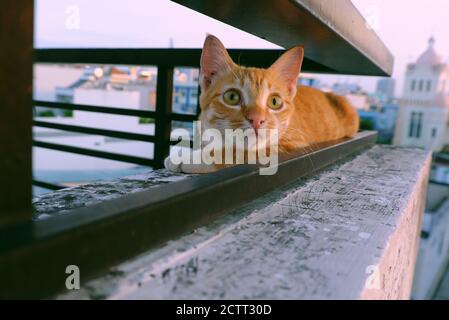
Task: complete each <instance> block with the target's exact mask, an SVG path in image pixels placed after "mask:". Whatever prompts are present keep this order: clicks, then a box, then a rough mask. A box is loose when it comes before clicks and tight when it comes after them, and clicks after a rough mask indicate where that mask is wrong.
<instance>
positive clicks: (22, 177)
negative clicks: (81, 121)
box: [0, 0, 34, 225]
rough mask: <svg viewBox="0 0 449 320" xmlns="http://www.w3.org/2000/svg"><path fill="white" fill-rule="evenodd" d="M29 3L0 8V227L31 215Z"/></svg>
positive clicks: (7, 1) (9, 1) (4, 3)
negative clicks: (0, 47)
mask: <svg viewBox="0 0 449 320" xmlns="http://www.w3.org/2000/svg"><path fill="white" fill-rule="evenodd" d="M33 7H34V2H33V1H16V0H5V1H2V10H0V42H1V43H2V44H3V45H2V50H0V64H1V66H0V78H1V79H2V81H1V85H0V225H6V224H10V223H16V222H20V221H25V220H29V219H31V154H32V152H31V130H32V129H31V128H32V108H31V106H32V104H31V101H32V96H31V90H32V79H33V77H32V74H33V71H32V70H33V68H32V58H33Z"/></svg>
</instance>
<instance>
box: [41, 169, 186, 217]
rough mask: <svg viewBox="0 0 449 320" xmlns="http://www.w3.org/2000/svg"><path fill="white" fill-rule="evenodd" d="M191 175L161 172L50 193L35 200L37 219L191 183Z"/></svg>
mask: <svg viewBox="0 0 449 320" xmlns="http://www.w3.org/2000/svg"><path fill="white" fill-rule="evenodd" d="M189 176H192V175H188V174H179V173H173V172H169V171H168V170H165V169H164V170H157V171H152V172H148V173H147V174H139V175H134V176H129V177H125V178H121V179H116V180H112V181H99V182H93V183H89V184H85V185H82V186H79V187H73V188H66V189H62V190H59V191H56V192H51V193H46V194H43V195H41V196H39V197H36V198H34V199H33V209H34V215H33V216H34V219H35V220H41V219H47V218H50V217H52V216H55V215H62V214H65V213H67V212H68V211H69V210H72V209H76V208H81V207H85V206H90V205H93V204H95V203H99V202H102V201H106V200H111V199H116V198H119V197H121V196H123V195H126V194H130V193H134V192H139V191H143V190H147V189H150V188H154V187H157V186H159V185H162V184H166V183H170V182H175V181H179V180H183V179H187V178H188V177H189Z"/></svg>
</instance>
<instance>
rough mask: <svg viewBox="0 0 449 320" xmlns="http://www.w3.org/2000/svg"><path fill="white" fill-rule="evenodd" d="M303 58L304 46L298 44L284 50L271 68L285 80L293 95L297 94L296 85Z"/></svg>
mask: <svg viewBox="0 0 449 320" xmlns="http://www.w3.org/2000/svg"><path fill="white" fill-rule="evenodd" d="M303 58H304V47H303V46H296V47H293V48H291V49H289V50H287V51H286V52H284V54H282V56H280V57H279V58H278V59H277V60H276V62H275V63H273V64H272V65H271V67H270V68H269V70H270V71H272V72H273V73H274V74H275V75H276V76H277V77H278V78H279V79H280V80H281V81H282V82H284V84H285V85H286V86H287V88H288V91H289V94H290V95H291V96H294V95H295V94H296V86H297V81H298V77H299V73H300V71H301V65H302V60H303Z"/></svg>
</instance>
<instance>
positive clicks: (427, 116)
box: [394, 38, 449, 151]
mask: <svg viewBox="0 0 449 320" xmlns="http://www.w3.org/2000/svg"><path fill="white" fill-rule="evenodd" d="M434 43H435V40H434V39H433V38H430V39H429V44H428V48H427V50H426V51H424V52H423V53H422V54H421V55H420V57H419V58H418V60H417V61H416V63H411V64H409V65H408V66H407V71H406V75H405V81H404V90H403V94H402V98H401V101H400V106H401V107H400V112H399V119H398V125H397V127H396V133H395V138H394V144H395V145H400V146H415V147H420V148H425V149H430V150H432V151H438V150H441V149H442V148H443V147H444V146H445V145H446V144H447V143H448V141H449V131H448V110H449V99H448V84H449V83H448V76H449V67H448V65H447V64H446V63H445V62H443V59H442V57H441V56H440V55H439V54H438V53H437V52H436V51H435V48H434Z"/></svg>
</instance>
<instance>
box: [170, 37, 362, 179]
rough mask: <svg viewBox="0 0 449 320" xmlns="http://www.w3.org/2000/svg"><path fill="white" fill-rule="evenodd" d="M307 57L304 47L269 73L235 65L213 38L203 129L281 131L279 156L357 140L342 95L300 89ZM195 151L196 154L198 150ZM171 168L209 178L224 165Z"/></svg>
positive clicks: (204, 68)
mask: <svg viewBox="0 0 449 320" xmlns="http://www.w3.org/2000/svg"><path fill="white" fill-rule="evenodd" d="M303 57H304V49H303V47H302V46H296V47H294V48H291V49H289V50H287V51H286V52H285V53H284V54H283V55H282V56H281V57H279V58H278V60H277V61H276V62H275V63H274V64H273V65H272V66H271V67H269V68H268V69H260V68H249V67H243V66H239V65H237V64H235V63H234V62H233V61H232V59H231V58H230V56H229V54H228V52H227V51H226V49H225V47H224V46H223V44H222V43H221V42H220V40H219V39H218V38H216V37H215V36H212V35H208V36H207V38H206V40H205V42H204V47H203V51H202V54H201V69H200V87H201V96H200V106H201V114H200V121H201V126H202V129H207V128H214V129H218V130H219V131H220V132H223V133H224V131H225V129H243V130H245V129H250V128H252V129H253V130H254V131H255V132H256V133H257V131H258V130H260V129H277V130H278V139H279V140H278V148H279V152H280V153H281V154H282V153H285V152H291V151H295V150H298V149H301V148H307V147H309V146H312V145H314V144H317V143H322V142H328V141H333V140H337V139H341V138H344V137H352V136H353V135H354V134H355V133H356V132H357V131H358V129H359V118H358V115H357V112H356V110H355V108H354V107H352V106H351V105H350V104H349V103H348V101H347V100H346V99H345V98H344V97H341V96H338V95H335V94H333V93H325V92H322V91H319V90H317V89H313V88H310V87H303V86H300V87H297V78H298V76H299V73H300V70H301V64H302V60H303ZM194 152H195V151H194ZM165 166H166V168H168V169H170V170H172V171H176V172H185V173H206V172H212V171H216V170H218V169H221V168H223V167H224V166H223V165H220V164H186V163H182V164H174V163H173V162H172V161H171V160H170V157H168V158H167V159H166V161H165Z"/></svg>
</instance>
